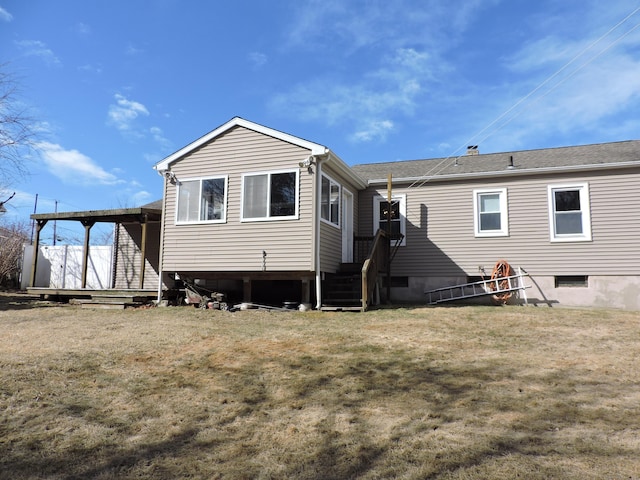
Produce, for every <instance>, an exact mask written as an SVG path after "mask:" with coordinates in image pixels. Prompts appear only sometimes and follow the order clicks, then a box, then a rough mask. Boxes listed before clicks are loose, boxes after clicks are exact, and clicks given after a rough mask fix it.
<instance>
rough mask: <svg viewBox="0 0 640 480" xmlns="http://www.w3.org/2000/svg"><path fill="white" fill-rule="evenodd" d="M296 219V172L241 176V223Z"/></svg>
mask: <svg viewBox="0 0 640 480" xmlns="http://www.w3.org/2000/svg"><path fill="white" fill-rule="evenodd" d="M297 217H298V171H297V170H296V171H286V172H267V173H251V174H245V175H243V177H242V219H243V220H283V219H290V218H297Z"/></svg>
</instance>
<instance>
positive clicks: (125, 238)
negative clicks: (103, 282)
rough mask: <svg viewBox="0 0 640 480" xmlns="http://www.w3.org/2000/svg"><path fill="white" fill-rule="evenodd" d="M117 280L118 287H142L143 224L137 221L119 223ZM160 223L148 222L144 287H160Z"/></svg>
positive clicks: (116, 286)
mask: <svg viewBox="0 0 640 480" xmlns="http://www.w3.org/2000/svg"><path fill="white" fill-rule="evenodd" d="M116 228H117V233H116V235H117V239H118V242H117V245H116V247H117V248H116V254H117V256H116V263H115V282H114V287H115V288H116V289H123V288H134V289H135V288H139V287H140V256H141V254H142V250H141V248H142V226H141V225H140V224H137V223H135V224H134V223H132V224H118V225H117V226H116ZM159 247H160V224H159V223H149V224H147V246H146V257H147V258H146V260H145V272H144V286H143V288H149V289H154V288H157V287H158V262H159V251H158V250H159Z"/></svg>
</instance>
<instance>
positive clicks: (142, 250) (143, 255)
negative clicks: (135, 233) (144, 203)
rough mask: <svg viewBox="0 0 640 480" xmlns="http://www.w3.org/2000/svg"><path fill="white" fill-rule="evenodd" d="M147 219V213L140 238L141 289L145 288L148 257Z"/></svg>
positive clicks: (143, 218)
mask: <svg viewBox="0 0 640 480" xmlns="http://www.w3.org/2000/svg"><path fill="white" fill-rule="evenodd" d="M147 220H148V218H147V215H144V216H143V217H142V220H141V221H140V226H141V228H142V239H141V240H140V243H141V245H140V284H139V286H138V288H140V290H142V289H143V288H144V270H145V265H146V262H145V261H146V259H147Z"/></svg>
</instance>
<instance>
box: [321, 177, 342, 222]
mask: <svg viewBox="0 0 640 480" xmlns="http://www.w3.org/2000/svg"><path fill="white" fill-rule="evenodd" d="M324 179H327V180H328V181H329V218H324V215H323V212H322V201H323V195H322V193H323V191H322V187H323V183H324V182H323V181H320V220H322V221H323V222H324V223H327V224H329V225H332V226H334V227H337V228H340V221H341V219H342V185H340V184H339V183H338V182H336V181H335V180H334V179H333V178H331V177H330V176H329V175H326V174H324V173H323V174H322V180H324ZM333 186H337V187H338V197H337V200H338V211H337V215H338V218H337V219H336V221H335V222H334V221H333V219H332V218H331V211H332V210H331V188H332V187H333Z"/></svg>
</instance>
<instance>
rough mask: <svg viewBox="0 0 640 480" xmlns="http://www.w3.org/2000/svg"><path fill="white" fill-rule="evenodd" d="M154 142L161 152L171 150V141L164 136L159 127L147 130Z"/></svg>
mask: <svg viewBox="0 0 640 480" xmlns="http://www.w3.org/2000/svg"><path fill="white" fill-rule="evenodd" d="M149 133H150V134H151V136H152V138H153V140H154V142H156V143H157V144H158V145H159V146H160V147H161V148H162V149H163V150H167V149H169V148H171V141H170V140H169V139H168V138H166V137H165V136H164V132H163V131H162V129H161V128H160V127H151V128H150V129H149Z"/></svg>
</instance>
